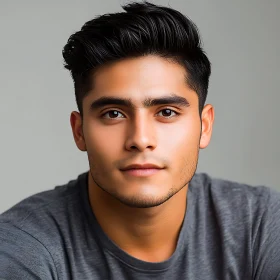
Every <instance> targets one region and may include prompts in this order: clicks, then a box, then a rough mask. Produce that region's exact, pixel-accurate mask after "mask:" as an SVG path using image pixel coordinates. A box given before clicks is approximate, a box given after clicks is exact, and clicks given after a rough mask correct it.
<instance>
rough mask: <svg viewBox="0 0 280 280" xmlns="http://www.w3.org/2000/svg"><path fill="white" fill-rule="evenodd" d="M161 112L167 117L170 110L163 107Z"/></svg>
mask: <svg viewBox="0 0 280 280" xmlns="http://www.w3.org/2000/svg"><path fill="white" fill-rule="evenodd" d="M162 113H163V115H164V116H166V117H169V116H170V113H171V110H168V109H165V110H163V111H162Z"/></svg>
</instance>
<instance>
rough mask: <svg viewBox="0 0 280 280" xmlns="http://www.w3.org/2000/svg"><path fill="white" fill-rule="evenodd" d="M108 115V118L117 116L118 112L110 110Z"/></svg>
mask: <svg viewBox="0 0 280 280" xmlns="http://www.w3.org/2000/svg"><path fill="white" fill-rule="evenodd" d="M109 116H110V118H114V117H117V116H118V112H117V111H111V112H109Z"/></svg>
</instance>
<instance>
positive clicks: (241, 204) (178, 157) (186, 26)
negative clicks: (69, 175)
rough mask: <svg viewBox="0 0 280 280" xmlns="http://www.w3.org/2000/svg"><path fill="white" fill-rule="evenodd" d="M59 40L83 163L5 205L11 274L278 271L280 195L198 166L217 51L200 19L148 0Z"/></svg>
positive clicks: (4, 246)
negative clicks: (76, 171) (207, 45)
mask: <svg viewBox="0 0 280 280" xmlns="http://www.w3.org/2000/svg"><path fill="white" fill-rule="evenodd" d="M123 8H124V10H125V12H123V13H115V14H106V15H103V16H100V17H97V18H95V19H93V20H91V21H89V22H87V23H86V24H85V25H84V26H83V27H82V29H81V31H78V32H76V33H75V34H73V35H72V36H71V37H70V38H69V40H68V42H67V44H66V46H65V47H64V49H63V57H64V59H65V67H66V68H67V69H69V70H70V72H71V74H72V77H73V81H74V86H75V95H76V100H77V105H78V109H79V111H78V112H72V114H71V127H72V131H73V136H74V139H75V142H76V145H77V147H78V148H79V149H80V150H81V151H85V152H86V153H87V155H88V160H89V167H90V168H89V172H86V173H84V174H81V175H80V176H79V177H78V178H77V179H76V180H73V181H70V182H69V183H68V184H65V185H63V186H58V187H56V188H55V189H52V190H49V191H46V192H43V193H39V194H36V195H33V196H31V197H29V198H27V199H25V200H23V201H22V202H20V203H18V204H17V205H15V206H13V207H12V208H11V209H9V210H8V211H6V212H5V213H3V214H2V215H1V219H0V221H1V223H0V244H1V247H0V278H1V277H2V278H4V279H13V280H14V279H56V280H58V279H60V280H61V279H83V280H84V279H85V280H86V279H102V280H103V279H180V280H181V279H195V280H197V279H215V280H217V279H221V280H224V279H242V280H244V279H246V280H247V279H263V280H264V279H265V280H272V279H280V232H279V231H280V220H279V219H280V195H279V193H277V192H276V191H273V190H272V189H270V188H267V187H261V186H259V187H251V186H248V185H242V184H238V183H234V182H229V181H225V180H219V179H213V178H211V177H210V176H208V175H207V174H196V173H195V172H196V167H197V161H198V155H199V150H200V149H204V148H206V147H207V145H208V144H209V142H210V138H211V134H212V127H213V122H214V109H213V107H212V106H211V105H209V104H208V105H205V100H206V96H207V88H208V80H209V76H210V62H209V60H208V58H207V56H206V55H205V53H204V52H203V50H202V48H201V45H200V38H199V35H198V31H197V28H196V27H195V25H194V24H193V23H192V22H191V21H190V20H189V19H187V18H186V17H185V16H183V15H182V14H181V13H179V12H178V11H175V10H173V9H171V8H167V7H161V6H156V5H153V4H150V3H148V2H144V3H133V4H129V5H126V6H124V7H123Z"/></svg>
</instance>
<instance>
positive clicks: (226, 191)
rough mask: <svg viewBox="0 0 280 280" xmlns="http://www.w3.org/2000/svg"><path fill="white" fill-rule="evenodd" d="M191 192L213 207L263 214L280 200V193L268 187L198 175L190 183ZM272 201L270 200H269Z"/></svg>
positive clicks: (203, 174)
mask: <svg viewBox="0 0 280 280" xmlns="http://www.w3.org/2000/svg"><path fill="white" fill-rule="evenodd" d="M191 183H192V184H191V192H193V193H194V194H195V195H196V196H203V197H205V198H206V197H207V199H209V200H211V201H212V202H213V203H215V205H220V207H224V208H234V209H236V210H241V209H245V208H246V210H248V211H249V210H250V211H260V212H264V211H265V210H266V209H267V206H268V205H269V204H270V203H273V201H272V200H273V199H274V200H277V199H279V198H280V192H278V191H276V190H275V189H273V188H271V187H269V186H261V185H259V186H253V185H249V184H245V183H240V182H236V181H230V180H225V179H219V178H215V177H211V176H209V175H208V174H206V173H198V174H196V175H195V176H194V178H193V180H192V182H191ZM271 199H272V200H271Z"/></svg>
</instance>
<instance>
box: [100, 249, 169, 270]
mask: <svg viewBox="0 0 280 280" xmlns="http://www.w3.org/2000/svg"><path fill="white" fill-rule="evenodd" d="M105 251H107V252H108V254H110V255H111V256H112V257H114V258H116V259H117V260H119V261H120V262H122V263H123V264H125V265H126V266H128V267H129V268H131V269H133V270H135V271H138V272H143V273H153V274H154V273H162V272H165V271H167V270H168V269H169V268H170V266H171V264H170V265H169V266H168V267H165V268H163V269H157V270H153V269H152V270H149V269H142V268H137V267H134V266H133V265H131V264H128V263H127V262H125V261H124V260H122V259H121V258H120V257H118V256H116V255H115V254H114V253H112V252H111V251H110V250H108V249H107V248H105Z"/></svg>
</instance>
